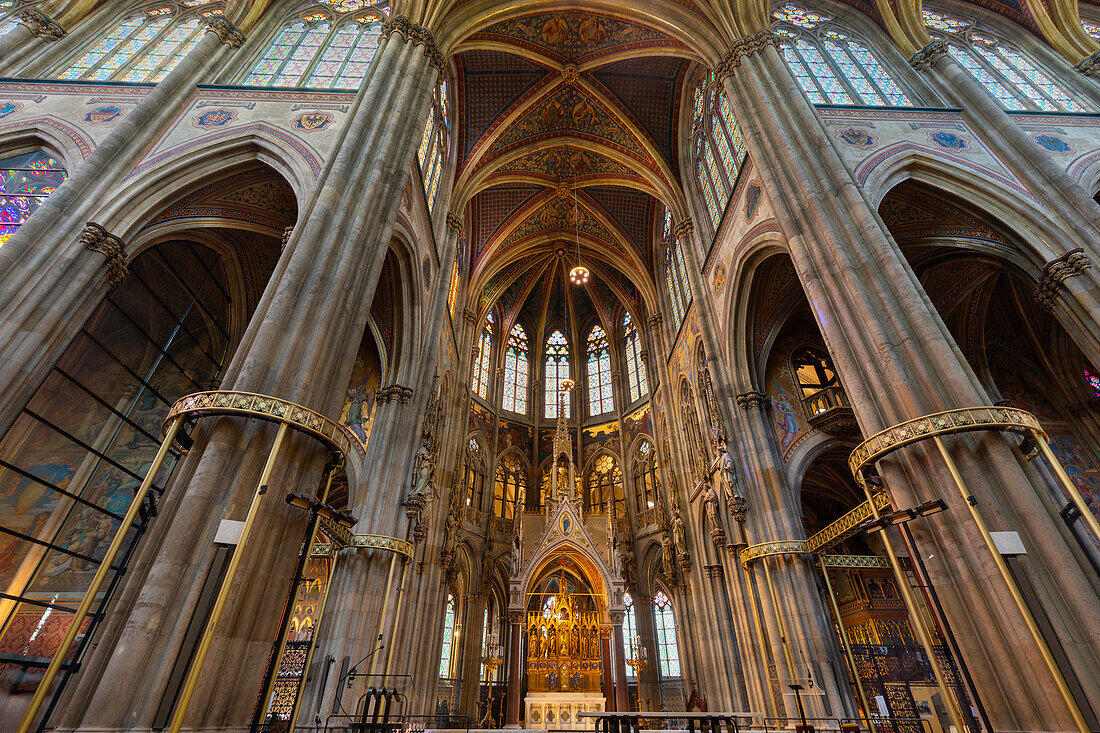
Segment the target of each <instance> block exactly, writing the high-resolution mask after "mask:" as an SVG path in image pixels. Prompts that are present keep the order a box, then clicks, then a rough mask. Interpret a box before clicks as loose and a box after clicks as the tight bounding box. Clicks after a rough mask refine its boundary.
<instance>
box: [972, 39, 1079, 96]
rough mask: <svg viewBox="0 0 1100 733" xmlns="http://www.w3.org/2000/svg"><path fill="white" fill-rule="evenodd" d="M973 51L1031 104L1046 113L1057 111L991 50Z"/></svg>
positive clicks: (979, 49) (980, 49)
mask: <svg viewBox="0 0 1100 733" xmlns="http://www.w3.org/2000/svg"><path fill="white" fill-rule="evenodd" d="M974 50H975V51H976V52H977V53H978V55H979V56H981V57H982V58H983V59H985V60H986V61H988V62H989V64H990V65H991V66H992V67H993V68H994V69H996V70H997V71H999V72H1001V75H1002V76H1004V77H1005V78H1006V79H1008V81H1009V82H1010V83H1011V84H1013V85H1014V86H1015V87H1016V88H1017V89H1019V90H1020V91H1021V92H1023V93H1024V96H1025V97H1027V98H1028V99H1030V100H1031V102H1032V104H1034V105H1035V106H1037V107H1038V108H1039V109H1041V110H1044V111H1047V112H1057V111H1058V105H1056V104H1054V102H1051V101H1050V100H1049V99H1047V98H1046V97H1044V96H1043V95H1042V94H1040V93H1039V90H1038V89H1036V88H1035V87H1034V86H1033V85H1032V84H1031V83H1030V82H1029V81H1027V80H1026V79H1024V77H1022V76H1020V74H1019V73H1017V71H1016V69H1014V68H1012V67H1011V66H1009V65H1008V64H1007V63H1006V62H1005V60H1004V59H1002V58H1001V57H1000V56H998V55H997V54H996V53H994V52H993V51H992V50H990V49H988V48H983V47H981V46H979V47H978V48H975V49H974Z"/></svg>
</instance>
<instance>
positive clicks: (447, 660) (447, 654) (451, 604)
mask: <svg viewBox="0 0 1100 733" xmlns="http://www.w3.org/2000/svg"><path fill="white" fill-rule="evenodd" d="M456 616H457V614H456V609H455V597H454V595H453V594H451V593H448V594H447V610H446V611H444V612H443V650H442V651H441V652H440V655H439V676H440V677H442V678H444V679H446V678H449V677H450V676H451V663H452V661H453V657H454V654H453V651H454V642H455V619H456Z"/></svg>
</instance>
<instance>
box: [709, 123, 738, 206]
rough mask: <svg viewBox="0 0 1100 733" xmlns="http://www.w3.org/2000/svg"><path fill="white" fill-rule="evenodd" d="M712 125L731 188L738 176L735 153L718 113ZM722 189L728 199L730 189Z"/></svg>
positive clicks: (715, 141)
mask: <svg viewBox="0 0 1100 733" xmlns="http://www.w3.org/2000/svg"><path fill="white" fill-rule="evenodd" d="M711 125H712V127H713V132H712V136H713V137H714V143H715V145H716V146H717V148H718V157H719V158H721V160H722V166H723V167H724V168H725V169H726V180H727V181H728V182H729V186H730V188H732V187H733V181H734V179H735V178H736V177H737V164H736V163H735V162H734V161H733V153H731V152H730V145H729V141H728V140H726V134H725V130H724V128H723V125H722V121H721V120H720V119H719V118H718V115H717V114H715V115H714V116H713V118H712V119H711ZM722 191H723V192H724V193H725V194H726V195H725V197H724V198H727V199H728V197H729V193H730V192H729V190H728V189H725V188H723V189H722ZM723 205H724V204H723Z"/></svg>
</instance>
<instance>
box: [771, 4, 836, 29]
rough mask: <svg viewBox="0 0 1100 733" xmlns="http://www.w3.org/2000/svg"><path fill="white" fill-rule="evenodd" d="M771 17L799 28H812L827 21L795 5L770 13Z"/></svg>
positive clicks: (822, 16) (821, 16) (825, 18)
mask: <svg viewBox="0 0 1100 733" xmlns="http://www.w3.org/2000/svg"><path fill="white" fill-rule="evenodd" d="M772 17H773V18H775V19H776V20H782V21H786V22H787V23H790V24H791V25H796V26H798V27H799V28H814V27H816V26H818V25H821V24H822V23H824V22H825V21H827V20H829V19H828V18H827V17H825V16H824V15H818V14H817V13H811V12H810V11H808V10H805V9H803V8H800V7H798V6H797V5H784V6H783V7H781V8H780V9H779V10H776V11H775V12H774V13H772Z"/></svg>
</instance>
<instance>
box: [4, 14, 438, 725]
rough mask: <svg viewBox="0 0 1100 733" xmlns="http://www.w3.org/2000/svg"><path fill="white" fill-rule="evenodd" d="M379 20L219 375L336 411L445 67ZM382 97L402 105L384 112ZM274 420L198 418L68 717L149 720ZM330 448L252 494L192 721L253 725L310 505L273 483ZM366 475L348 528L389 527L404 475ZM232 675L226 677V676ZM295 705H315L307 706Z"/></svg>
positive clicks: (343, 567) (317, 467) (373, 577)
mask: <svg viewBox="0 0 1100 733" xmlns="http://www.w3.org/2000/svg"><path fill="white" fill-rule="evenodd" d="M383 34H384V40H383V41H382V42H381V43H380V45H379V48H378V51H377V54H376V56H375V59H374V63H373V65H372V67H371V71H370V73H369V75H368V78H367V80H366V81H365V82H364V84H363V87H362V88H361V90H360V92H359V94H358V96H357V97H356V100H355V102H354V103H353V105H352V109H351V111H350V113H349V116H348V117H349V118H348V121H347V123H346V126H345V128H344V130H343V131H342V133H341V139H340V140H339V141H338V144H337V145H336V150H337V151H338V152H337V153H336V155H335V156H334V158H333V159H332V160H331V161H330V163H329V164H328V166H327V168H326V170H325V172H324V176H323V179H322V180H321V182H320V184H319V187H318V190H317V192H316V194H315V195H314V197H313V199H312V200H311V201H310V202H309V206H307V207H306V208H305V209H304V210H303V212H302V215H301V217H300V221H299V224H298V225H297V226H296V227H295V230H294V232H293V233H292V235H291V238H290V241H289V243H288V244H287V247H286V251H285V252H284V253H283V256H282V257H281V258H280V260H279V263H278V265H277V266H276V269H275V272H274V274H273V275H272V278H271V281H270V283H269V285H268V287H267V290H266V291H265V293H264V296H263V298H262V299H261V302H260V304H259V306H258V308H257V310H256V313H255V315H254V317H253V318H252V321H251V323H250V324H249V326H248V329H247V330H246V333H245V335H244V338H243V339H242V342H241V344H240V345H239V346H238V348H237V350H236V353H235V354H234V356H233V359H232V361H231V363H230V366H229V367H228V369H227V372H226V375H225V378H224V380H223V389H229V390H239V391H247V392H256V393H261V394H269V395H272V396H275V397H280V398H283V399H287V400H290V401H293V402H296V403H299V404H303V405H306V406H308V407H311V408H313V409H316V410H318V411H319V412H321V413H323V414H326V415H330V416H334V415H336V414H338V413H339V410H340V407H341V404H342V402H343V397H344V391H345V390H344V388H345V386H346V384H347V382H348V379H349V377H350V374H351V370H352V367H353V364H354V359H355V354H356V351H357V349H358V341H359V339H358V338H354V339H349V338H348V334H361V333H363V331H364V328H365V325H366V320H367V317H368V312H369V307H370V303H371V302H372V299H373V294H374V290H375V285H376V283H377V280H378V276H379V273H380V271H381V268H382V263H383V260H384V258H385V255H386V251H387V248H388V243H389V236H390V230H391V228H392V225H393V221H394V218H395V216H396V213H397V208H398V205H399V202H400V196H401V191H402V189H403V186H404V183H405V180H406V178H407V175H408V165H409V161H411V160H412V159H413V155H414V153H415V149H416V144H417V142H418V141H419V137H420V129H421V125H422V122H423V118H424V115H425V114H426V113H427V109H428V105H429V103H430V99H431V93H432V91H433V89H434V87H435V84H436V81H437V78H438V74H439V72H440V71H441V69H442V66H443V61H442V57H441V56H440V55H439V53H438V52H437V51H436V50H435V47H434V44H433V43H432V42H431V36H430V33H428V32H427V30H426V29H423V28H421V27H419V26H416V25H415V24H412V23H410V22H409V21H408V20H407V19H405V18H401V17H395V18H393V19H392V20H390V21H387V23H386V24H385V25H384V26H383ZM207 41H209V39H207ZM185 63H186V62H185ZM158 89H159V87H158ZM379 109H393V110H403V111H404V113H403V114H393V115H380V114H378V113H377V111H378V110H379ZM131 143H132V141H131ZM135 147H140V146H135ZM58 193H60V189H59V192H58ZM51 200H53V199H51ZM34 220H40V221H49V220H50V217H48V216H44V217H41V218H40V217H37V216H36V217H35V218H34ZM34 220H32V221H34ZM4 249H6V247H5V248H4ZM333 262H339V263H340V267H333V266H332V263H333ZM444 297H445V294H444ZM426 392H427V390H423V389H422V390H420V393H419V394H417V395H415V396H414V397H413V398H412V400H411V403H410V404H409V405H408V410H409V411H410V412H417V410H418V408H420V407H422V406H423V402H424V400H425V393H426ZM273 434H274V428H273V426H271V425H270V424H267V423H261V422H259V421H254V420H252V421H247V420H243V419H239V418H219V419H207V420H203V421H201V422H200V423H199V426H198V428H197V430H196V431H195V436H194V437H195V445H194V447H193V449H192V450H191V451H190V453H189V454H188V455H187V456H186V457H185V458H184V460H183V461H182V462H181V465H180V467H179V469H178V473H177V475H176V478H175V480H174V481H173V484H172V485H171V486H170V487H169V489H168V491H167V492H166V494H165V499H164V501H163V505H162V507H161V514H160V517H159V518H158V519H157V521H156V522H155V523H154V531H153V533H152V534H153V536H151V537H150V538H149V539H148V540H147V545H146V551H145V552H144V553H143V556H142V559H141V561H140V562H138V563H136V567H135V568H134V569H133V570H132V571H131V573H130V574H129V575H128V576H127V579H126V585H125V587H124V588H123V592H122V593H121V594H120V596H121V598H120V600H119V602H118V608H117V611H116V612H115V613H114V614H112V616H111V618H110V620H109V621H108V623H107V624H106V625H105V626H106V628H105V629H104V630H103V635H102V637H101V640H100V643H99V645H98V648H97V649H98V651H97V653H95V654H94V655H93V657H92V659H90V660H89V662H88V663H87V664H86V665H85V668H84V669H82V671H81V674H80V675H79V676H78V678H77V684H76V685H74V687H75V688H76V691H75V693H74V697H75V698H77V699H78V700H79V702H78V703H75V704H70V705H67V706H65V709H66V710H68V711H71V712H70V715H71V716H72V718H71V719H69V720H66V721H64V722H63V727H65V726H71V727H84V728H102V729H117V728H124V729H130V728H143V727H144V728H147V727H149V725H150V724H151V722H152V720H153V717H154V715H155V711H156V709H157V707H158V705H159V704H160V703H161V699H162V697H163V695H164V690H165V689H166V685H167V683H168V680H169V678H170V675H171V674H172V670H173V668H174V667H175V666H176V664H177V655H178V654H179V652H180V648H181V642H182V640H183V634H184V632H185V630H186V628H187V626H188V624H189V622H190V621H191V620H192V617H193V614H194V613H195V611H196V606H197V602H198V596H199V594H200V592H201V588H202V586H203V583H204V581H205V579H206V576H207V574H208V573H209V571H210V567H211V562H212V560H213V555H214V546H213V543H212V540H213V537H214V534H215V532H216V531H217V528H218V525H219V523H220V521H221V520H222V519H223V518H228V519H239V518H240V517H241V516H242V515H243V512H244V507H245V506H246V505H247V504H248V502H249V501H250V499H251V496H252V494H253V492H254V491H255V489H256V483H257V478H258V476H259V475H260V470H261V466H262V463H263V461H264V459H265V458H266V452H267V450H268V448H269V447H270V445H271V441H272V436H273ZM398 435H401V434H398ZM372 437H373V436H372ZM385 440H394V441H395V443H397V444H399V443H400V441H397V440H396V437H395V436H385V435H383V436H382V438H381V439H380V441H379V442H384V441H385ZM405 441H406V442H409V438H408V437H407V436H405ZM371 447H372V448H374V447H375V441H374V440H372V441H371ZM390 448H391V453H392V454H393V460H394V461H401V460H403V461H405V463H404V467H403V469H402V471H403V472H404V473H405V476H406V477H407V476H408V474H409V471H410V462H411V458H412V453H411V452H410V451H409V450H408V448H405V450H396V449H394V445H393V444H391V446H390ZM368 458H369V456H368ZM324 460H325V451H324V450H323V449H322V448H321V447H320V446H319V445H318V444H317V442H316V441H314V440H313V439H311V438H308V437H306V436H294V437H291V438H288V440H287V441H286V444H285V447H284V449H283V452H282V454H281V456H280V458H279V460H278V462H277V464H276V467H275V470H274V472H273V474H272V476H271V479H270V481H269V485H270V486H272V487H278V489H277V491H273V492H271V493H272V494H275V495H274V496H269V497H268V498H267V500H266V501H265V503H264V504H263V506H262V507H261V510H260V515H259V516H258V518H257V524H256V527H255V530H254V533H255V536H256V537H259V538H263V541H262V542H261V541H255V542H252V543H250V544H249V547H248V550H247V551H246V553H245V555H244V558H243V561H242V565H241V568H240V570H239V572H238V574H237V580H236V583H235V584H234V591H233V593H232V595H231V596H230V599H229V604H228V607H227V609H226V612H225V614H224V615H223V616H222V619H221V622H220V624H219V626H218V629H217V633H216V634H215V638H214V642H213V646H212V648H211V650H210V653H209V656H208V657H207V660H206V666H205V670H206V671H205V673H204V674H203V676H202V678H201V679H200V684H199V687H198V689H197V691H196V694H195V698H194V701H193V702H192V705H191V707H190V712H189V714H188V716H187V721H186V722H185V726H188V727H191V726H193V727H205V728H227V727H230V728H240V727H243V726H245V725H247V724H248V722H249V717H250V714H251V712H252V709H253V705H254V702H255V696H254V695H252V694H248V692H247V691H249V690H255V691H256V692H258V691H259V685H260V681H261V679H260V678H261V677H262V674H263V670H264V666H265V665H264V660H265V659H266V658H267V655H268V653H269V651H270V648H271V640H272V639H273V638H274V636H275V633H276V626H277V624H278V618H279V615H280V611H281V606H282V604H281V602H276V603H273V602H272V600H271V599H272V598H273V597H281V596H282V594H285V592H286V587H287V586H286V579H287V578H288V577H289V575H290V573H291V572H292V570H293V566H294V564H295V560H296V555H297V550H298V547H299V546H300V543H301V538H302V532H303V528H304V526H305V522H306V517H305V515H304V513H301V512H299V511H298V510H294V509H292V508H291V507H289V506H287V505H286V504H285V503H284V502H282V501H281V499H280V497H281V495H282V494H283V493H285V492H287V491H294V492H297V493H303V494H312V493H313V492H314V490H315V489H316V487H317V483H318V481H319V480H320V477H321V469H322V466H323V463H324ZM349 468H350V467H349ZM370 488H371V489H372V490H373V494H372V495H371V496H370V497H368V496H367V495H366V494H365V492H359V493H357V495H355V496H352V497H351V510H352V513H353V514H355V515H356V516H358V518H359V519H360V525H359V526H358V527H356V531H359V532H364V531H366V532H371V531H374V532H377V533H379V534H389V535H393V534H395V533H396V532H395V531H396V528H397V527H398V525H399V517H400V518H401V519H404V511H403V508H402V507H401V501H400V499H398V498H396V497H395V495H396V494H398V493H399V492H401V491H403V490H404V486H401V485H386V486H371V487H370ZM371 499H373V500H374V501H371ZM406 521H407V520H406ZM361 554H367V553H361ZM375 554H385V555H386V557H385V560H382V559H381V558H375V557H372V558H371V559H370V560H369V561H365V562H359V563H356V562H351V561H348V560H347V559H345V558H343V557H341V558H339V561H338V562H339V565H338V569H339V570H340V574H339V575H338V577H337V578H336V582H335V586H336V587H335V588H334V589H333V593H334V594H336V596H337V597H339V594H340V592H341V591H342V587H341V584H347V583H349V582H351V581H349V580H347V579H346V578H347V577H348V576H349V575H352V574H355V573H358V574H359V577H358V579H357V580H358V587H357V588H355V592H356V593H357V595H356V597H357V598H359V599H360V603H359V608H358V609H357V612H358V614H359V615H361V616H363V617H366V619H365V622H364V623H363V624H362V627H361V628H363V629H364V630H365V629H366V628H369V629H370V632H371V633H370V636H369V638H368V637H366V636H365V635H357V636H353V637H352V638H342V639H338V643H339V644H340V646H341V647H342V648H344V649H346V650H347V651H348V652H350V653H352V654H355V653H360V650H369V649H370V648H372V647H371V646H370V644H371V642H373V641H374V638H373V635H374V632H375V629H376V626H375V623H372V622H376V621H377V615H378V614H377V611H376V610H374V609H371V610H372V611H373V613H364V612H363V610H364V609H363V608H362V602H361V599H362V598H372V597H373V598H377V597H378V596H379V594H380V591H381V587H380V586H381V585H382V584H383V583H384V582H385V577H386V572H385V570H386V569H388V565H389V562H388V561H389V559H390V557H389V555H390V554H389V553H375ZM342 578H344V579H342ZM181 590H182V592H181ZM363 653H365V651H363V652H361V653H360V655H362V654H363ZM227 679H231V680H233V684H231V685H227V684H225V680H227ZM303 714H304V715H306V716H307V717H305V718H304V719H307V720H309V719H312V713H311V712H309V711H306V710H303Z"/></svg>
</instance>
